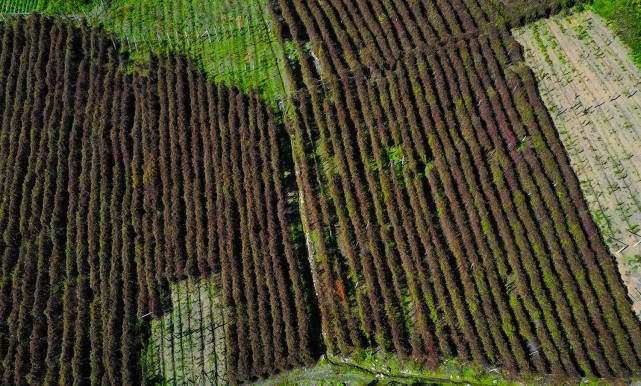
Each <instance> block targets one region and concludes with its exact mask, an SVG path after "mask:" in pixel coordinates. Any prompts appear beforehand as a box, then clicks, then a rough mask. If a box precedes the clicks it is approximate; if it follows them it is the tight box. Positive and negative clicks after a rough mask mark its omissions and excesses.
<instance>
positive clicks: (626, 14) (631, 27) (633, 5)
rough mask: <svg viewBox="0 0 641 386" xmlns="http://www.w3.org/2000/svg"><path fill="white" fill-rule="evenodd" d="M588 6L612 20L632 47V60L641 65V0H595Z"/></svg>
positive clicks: (614, 26)
mask: <svg viewBox="0 0 641 386" xmlns="http://www.w3.org/2000/svg"><path fill="white" fill-rule="evenodd" d="M588 7H589V8H590V9H592V10H593V11H594V12H596V13H597V14H599V15H600V16H601V17H603V18H605V19H606V20H608V22H610V24H611V25H612V27H613V28H614V31H615V32H616V33H617V35H619V36H620V37H621V40H623V42H624V43H626V44H627V45H628V46H629V47H630V49H631V53H630V55H631V56H632V60H634V62H635V63H636V64H637V65H639V67H641V1H639V0H594V1H593V2H592V4H591V5H589V6H588Z"/></svg>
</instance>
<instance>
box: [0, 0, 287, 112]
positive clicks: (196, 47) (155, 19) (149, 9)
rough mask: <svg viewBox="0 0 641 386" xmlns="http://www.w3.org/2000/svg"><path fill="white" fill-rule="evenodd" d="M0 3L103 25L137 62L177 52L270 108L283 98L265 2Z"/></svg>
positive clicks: (278, 51) (3, 9)
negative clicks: (257, 94)
mask: <svg viewBox="0 0 641 386" xmlns="http://www.w3.org/2000/svg"><path fill="white" fill-rule="evenodd" d="M0 1H1V2H0V13H22V12H31V11H37V12H43V13H46V14H51V15H59V14H62V15H79V16H83V17H86V19H87V20H88V21H89V23H90V24H102V25H104V27H105V29H106V30H107V31H110V32H113V33H114V35H115V36H116V37H117V38H119V39H120V40H121V42H122V43H123V47H124V49H125V50H127V51H129V52H131V54H132V57H133V58H135V59H136V62H138V63H140V62H143V63H144V62H145V61H146V60H148V58H149V54H150V53H155V54H167V53H169V52H176V51H181V52H185V53H187V54H189V55H191V56H192V57H193V58H194V59H195V60H196V61H197V62H198V64H199V65H200V67H201V68H202V69H204V70H205V72H206V73H207V74H208V75H209V76H210V77H211V78H212V79H213V80H214V81H216V82H218V83H224V84H226V85H234V86H236V87H239V88H240V89H242V90H244V91H249V90H250V89H254V88H257V89H259V90H260V91H261V93H262V95H263V96H264V97H265V100H266V101H269V102H271V103H272V104H274V105H275V104H276V103H277V102H278V101H279V100H280V99H281V98H283V97H284V95H285V93H286V92H285V82H283V78H282V76H281V74H283V72H282V70H281V62H280V61H281V60H282V58H284V56H283V55H284V52H283V50H282V48H281V47H280V45H279V44H278V42H277V41H276V39H275V37H274V36H273V32H272V31H273V29H272V26H271V23H272V21H271V19H270V16H269V14H268V12H267V9H266V4H265V2H266V0H243V1H231V0H114V1H99V0H91V1H89V0H84V1H83V0H72V1H62V0H49V1H47V0H31V1H29V0H11V1H8V0H0ZM283 76H284V74H283Z"/></svg>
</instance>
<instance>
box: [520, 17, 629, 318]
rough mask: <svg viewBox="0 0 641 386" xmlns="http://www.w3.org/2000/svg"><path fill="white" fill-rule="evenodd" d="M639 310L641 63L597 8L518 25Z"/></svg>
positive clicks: (530, 61)
mask: <svg viewBox="0 0 641 386" xmlns="http://www.w3.org/2000/svg"><path fill="white" fill-rule="evenodd" d="M514 34H515V36H516V38H517V39H518V40H519V42H520V43H521V44H523V45H524V47H525V57H526V62H527V63H528V64H529V65H530V66H531V67H532V68H533V70H534V72H535V74H536V76H537V79H538V81H539V85H540V89H541V95H542V97H543V100H544V102H545V104H546V106H547V108H548V109H549V110H550V112H551V114H552V117H553V119H554V122H555V124H556V126H557V128H558V129H559V133H560V136H561V140H562V141H563V144H564V146H565V148H566V150H567V151H568V154H569V156H570V160H571V162H572V167H573V169H574V170H575V171H576V173H577V175H578V177H579V179H580V182H581V186H582V190H583V193H584V195H585V197H586V199H587V201H588V204H589V206H590V211H591V212H592V214H593V216H594V218H595V220H596V222H597V223H598V224H599V227H600V229H601V232H602V234H603V237H604V238H605V240H606V242H607V244H608V246H609V248H610V250H611V252H612V253H613V254H615V256H617V260H618V263H619V269H620V270H621V273H622V275H623V279H624V280H625V282H626V284H627V286H628V292H629V294H630V295H631V296H632V297H633V298H634V299H636V302H635V310H636V311H637V312H639V311H641V193H640V192H641V150H640V147H639V144H640V143H641V70H639V68H638V67H637V66H635V63H633V62H632V60H630V58H629V55H628V49H627V48H626V47H624V46H623V44H622V43H621V41H620V40H619V39H618V38H617V37H616V36H615V35H614V34H613V32H612V31H611V30H610V29H609V28H607V26H606V24H605V22H604V20H603V19H601V18H600V17H599V16H598V15H596V14H594V13H593V12H591V11H585V12H581V13H576V14H573V15H570V16H563V17H559V16H557V17H552V18H549V19H543V20H540V21H538V22H536V23H534V24H532V25H529V26H526V27H524V28H523V29H520V30H517V31H514Z"/></svg>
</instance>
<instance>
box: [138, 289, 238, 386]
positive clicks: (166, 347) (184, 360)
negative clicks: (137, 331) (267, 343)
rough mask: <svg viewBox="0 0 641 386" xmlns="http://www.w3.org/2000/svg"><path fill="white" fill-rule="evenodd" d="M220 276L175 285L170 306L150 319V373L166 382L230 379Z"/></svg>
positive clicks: (146, 365) (147, 357)
mask: <svg viewBox="0 0 641 386" xmlns="http://www.w3.org/2000/svg"><path fill="white" fill-rule="evenodd" d="M214 283H215V280H201V281H195V280H193V279H186V280H182V281H180V282H178V283H171V284H170V292H171V309H170V310H169V311H166V312H165V313H164V314H163V315H162V316H161V317H154V319H153V320H152V321H151V328H150V330H151V331H150V337H149V339H148V342H147V344H146V347H145V349H144V355H143V365H144V371H145V376H146V377H147V379H149V380H153V381H154V382H158V383H161V384H170V385H183V384H203V385H210V384H226V383H227V376H226V373H227V367H226V363H225V331H224V329H225V328H224V325H225V323H224V315H223V307H222V299H221V298H220V297H219V296H217V293H218V290H217V288H216V285H215V284H214Z"/></svg>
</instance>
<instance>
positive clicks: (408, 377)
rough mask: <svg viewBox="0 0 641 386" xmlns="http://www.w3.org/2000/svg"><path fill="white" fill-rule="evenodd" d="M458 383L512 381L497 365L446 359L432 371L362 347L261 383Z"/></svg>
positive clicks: (508, 383)
mask: <svg viewBox="0 0 641 386" xmlns="http://www.w3.org/2000/svg"><path fill="white" fill-rule="evenodd" d="M373 382H375V383H381V384H398V383H402V384H461V385H468V384H473V385H512V384H514V383H513V382H510V381H507V380H505V379H504V378H503V377H502V376H501V374H500V372H499V371H498V370H497V369H494V370H486V369H481V368H478V367H473V366H468V365H465V364H462V363H459V362H457V361H455V360H448V361H445V362H443V363H442V364H441V366H440V367H439V368H438V369H436V370H432V371H426V370H425V369H422V368H421V366H420V365H418V364H416V363H414V362H412V361H402V360H399V359H398V358H397V357H396V356H394V355H391V354H384V353H382V352H380V351H378V352H377V351H374V350H366V351H363V352H359V353H356V354H354V355H352V356H351V357H350V358H338V357H333V356H323V357H322V358H321V359H320V360H319V361H318V363H317V364H316V365H315V366H314V367H309V368H300V369H294V370H291V371H289V372H287V373H283V374H281V375H279V376H277V377H274V378H272V379H269V380H265V381H262V382H259V383H257V384H261V385H272V384H303V385H305V384H314V385H317V384H322V385H336V384H350V385H365V384H372V383H373Z"/></svg>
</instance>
